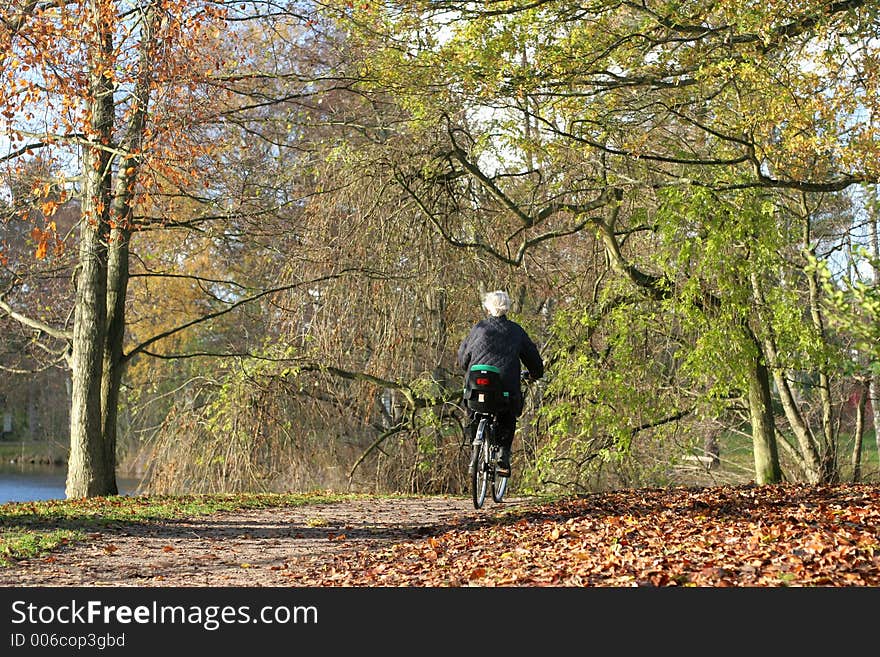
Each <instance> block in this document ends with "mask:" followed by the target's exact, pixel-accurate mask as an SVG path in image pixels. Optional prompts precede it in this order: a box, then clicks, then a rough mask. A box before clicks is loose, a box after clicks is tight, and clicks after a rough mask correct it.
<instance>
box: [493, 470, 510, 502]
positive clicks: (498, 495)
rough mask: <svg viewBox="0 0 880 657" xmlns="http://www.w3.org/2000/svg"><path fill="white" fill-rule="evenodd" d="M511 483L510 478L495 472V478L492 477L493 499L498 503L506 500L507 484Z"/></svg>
mask: <svg viewBox="0 0 880 657" xmlns="http://www.w3.org/2000/svg"><path fill="white" fill-rule="evenodd" d="M509 481H510V477H509V476H507V477H505V476H502V475H499V474H498V472H497V471H495V473H494V476H493V477H492V499H493V500H495V501H496V502H500V501H501V500H503V499H504V493H506V492H507V483H508V482H509Z"/></svg>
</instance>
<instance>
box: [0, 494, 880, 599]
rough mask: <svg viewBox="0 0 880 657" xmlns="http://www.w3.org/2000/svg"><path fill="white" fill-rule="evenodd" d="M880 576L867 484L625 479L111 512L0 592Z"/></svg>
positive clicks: (9, 572)
mask: <svg viewBox="0 0 880 657" xmlns="http://www.w3.org/2000/svg"><path fill="white" fill-rule="evenodd" d="M67 522H68V524H69V522H70V520H68V521H67ZM878 585H880V486H878V485H837V486H815V487H814V486H806V485H778V486H739V487H716V488H693V489H685V488H670V489H633V490H620V491H613V492H603V493H595V494H590V495H586V496H583V497H578V498H572V499H566V500H563V501H556V502H552V503H550V502H548V503H543V504H539V503H537V502H534V501H530V500H522V499H513V498H512V499H511V500H510V501H508V502H505V503H502V504H500V505H496V504H494V503H493V502H492V501H491V500H487V502H486V506H485V507H484V508H483V509H482V510H479V511H478V510H475V509H473V507H472V505H471V503H470V500H469V499H468V498H465V497H431V498H413V497H408V498H382V499H378V498H377V499H356V500H348V501H336V502H332V503H328V504H318V505H314V506H305V507H304V506H299V507H293V506H282V507H277V508H263V509H239V510H232V511H229V510H226V511H221V512H217V513H212V514H210V515H206V516H194V517H191V518H184V519H180V518H178V519H174V520H171V519H161V518H159V519H156V520H155V521H150V522H145V523H126V522H121V521H120V522H116V521H114V524H113V525H112V526H108V527H107V528H105V529H102V530H100V531H93V533H92V534H90V535H89V538H88V540H86V541H82V542H76V543H74V544H71V545H68V546H65V547H62V548H61V549H60V550H56V551H53V552H51V553H49V554H45V555H41V556H38V557H34V558H29V559H24V560H21V561H19V562H17V563H15V564H13V565H11V566H9V567H7V568H0V586H136V587H142V586H162V587H169V586H170V587H185V586H198V587H204V586H218V587H240V586H249V587H253V586H260V587H263V586H272V587H291V586H292V587H403V586H405V587H467V586H477V587H638V586H641V587H671V586H696V587H785V586H798V587H873V586H878Z"/></svg>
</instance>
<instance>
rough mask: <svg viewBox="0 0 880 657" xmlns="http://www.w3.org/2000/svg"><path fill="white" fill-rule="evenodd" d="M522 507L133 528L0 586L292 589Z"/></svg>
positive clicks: (260, 517)
mask: <svg viewBox="0 0 880 657" xmlns="http://www.w3.org/2000/svg"><path fill="white" fill-rule="evenodd" d="M518 504H519V502H518V501H516V500H510V501H505V502H504V504H503V505H501V506H499V505H495V504H493V503H492V502H491V501H487V503H486V506H485V507H484V508H483V509H482V510H480V511H477V510H475V509H474V508H473V505H472V504H471V501H470V499H469V498H452V497H447V498H429V499H417V498H407V499H387V500H369V501H365V500H356V501H346V502H339V503H333V504H323V505H312V506H302V507H284V508H273V509H255V510H246V511H239V512H226V513H217V514H214V515H210V516H204V517H195V518H189V519H185V520H177V521H173V522H163V523H151V524H143V525H134V526H126V527H124V528H121V529H120V530H118V531H104V532H102V533H100V534H93V535H91V537H90V540H88V541H83V542H78V543H75V544H73V545H71V546H69V547H67V548H64V549H62V550H59V551H55V552H53V553H52V555H51V556H48V557H43V558H38V559H31V560H26V561H22V562H20V563H19V564H17V565H15V566H12V567H8V568H0V586H40V587H42V586H138V587H144V586H166V587H167V586H181V587H182V586H288V585H290V579H289V576H290V574H291V573H293V572H296V570H297V568H298V567H303V566H307V565H308V566H314V565H316V564H319V563H320V562H322V561H327V562H329V561H331V560H332V559H334V558H335V557H337V556H339V555H340V554H343V553H346V552H350V553H356V552H360V551H363V550H371V549H377V548H379V547H385V546H387V545H389V544H392V543H395V542H404V541H411V540H414V539H419V538H427V537H428V536H432V535H439V534H442V533H443V532H445V531H447V530H449V529H451V528H453V527H462V526H477V525H479V524H482V523H483V522H486V521H487V520H489V519H490V518H492V517H493V516H494V515H495V514H496V513H498V512H500V511H501V510H503V509H511V508H514V507H515V506H517V505H518ZM298 585H301V584H298Z"/></svg>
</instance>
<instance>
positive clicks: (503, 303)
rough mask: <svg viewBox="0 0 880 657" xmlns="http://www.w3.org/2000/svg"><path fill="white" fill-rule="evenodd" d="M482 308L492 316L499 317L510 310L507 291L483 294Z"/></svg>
mask: <svg viewBox="0 0 880 657" xmlns="http://www.w3.org/2000/svg"><path fill="white" fill-rule="evenodd" d="M483 308H485V309H486V312H488V313H489V314H490V315H492V317H500V316H501V315H504V314H505V313H506V312H507V311H508V310H510V297H509V296H507V292H505V291H504V290H495V291H494V292H486V294H484V295H483Z"/></svg>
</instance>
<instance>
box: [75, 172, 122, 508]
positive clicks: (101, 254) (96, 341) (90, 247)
mask: <svg viewBox="0 0 880 657" xmlns="http://www.w3.org/2000/svg"><path fill="white" fill-rule="evenodd" d="M93 159H94V158H92V157H86V158H85V160H86V162H87V163H88V162H90V161H91V160H93ZM95 174H96V172H95V170H94V167H93V166H89V167H88V169H87V175H86V178H87V179H88V180H90V181H92V182H91V184H88V183H87V185H86V189H88V188H89V187H94V179H95V178H96V175H95ZM89 197H92V198H89ZM94 206H95V202H94V198H93V194H84V203H83V220H82V227H81V230H80V271H79V276H78V277H77V285H76V302H75V310H74V326H73V361H72V369H73V377H72V394H71V408H70V458H69V460H68V466H67V487H66V495H67V497H68V498H79V497H91V496H95V495H106V494H110V493H111V492H112V491H113V490H114V489H115V488H116V485H115V473H112V472H110V473H108V472H107V470H106V463H107V460H106V458H105V455H104V441H103V421H102V417H101V370H102V367H101V366H102V360H103V355H104V342H105V339H104V336H105V323H106V322H105V319H106V283H107V279H106V276H107V263H106V250H105V248H104V243H105V242H104V240H102V238H101V224H100V223H97V225H95V224H96V222H94V221H93V219H92V217H93V216H94Z"/></svg>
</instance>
